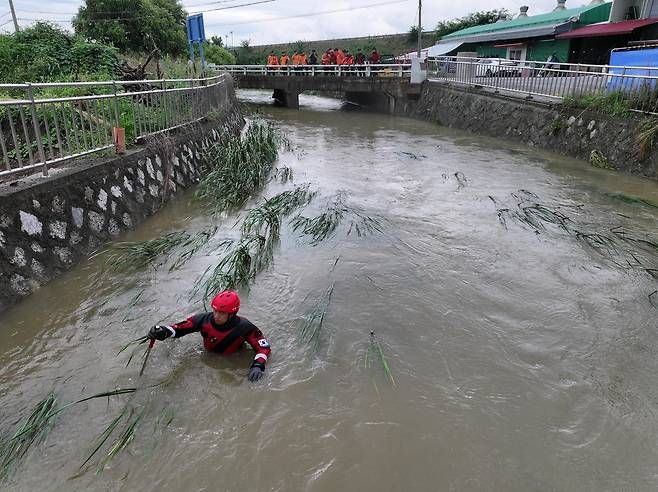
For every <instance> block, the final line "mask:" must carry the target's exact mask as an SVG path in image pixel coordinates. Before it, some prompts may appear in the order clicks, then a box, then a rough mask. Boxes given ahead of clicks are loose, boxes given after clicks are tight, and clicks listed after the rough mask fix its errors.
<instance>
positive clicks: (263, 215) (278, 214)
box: [242, 185, 315, 239]
mask: <svg viewBox="0 0 658 492" xmlns="http://www.w3.org/2000/svg"><path fill="white" fill-rule="evenodd" d="M314 196H315V192H311V191H309V189H308V185H303V186H298V187H296V188H295V189H294V190H290V191H284V192H282V193H279V194H278V195H276V196H274V197H272V198H270V199H267V200H265V202H264V203H263V204H262V205H260V206H259V207H257V208H254V209H251V210H249V211H248V212H247V215H246V217H245V219H244V221H243V222H242V234H243V235H245V236H248V235H251V234H261V235H264V236H272V237H274V236H276V238H277V239H278V237H279V233H280V229H281V219H282V218H283V217H284V216H286V215H289V214H291V213H292V212H293V211H294V210H295V209H297V208H299V207H303V206H305V205H307V204H308V203H309V202H310V201H311V200H312V199H313V197H314Z"/></svg>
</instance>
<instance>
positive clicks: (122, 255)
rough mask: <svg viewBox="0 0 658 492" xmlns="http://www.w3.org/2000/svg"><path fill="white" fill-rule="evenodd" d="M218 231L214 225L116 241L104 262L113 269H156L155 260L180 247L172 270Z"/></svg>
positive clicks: (161, 259)
mask: <svg viewBox="0 0 658 492" xmlns="http://www.w3.org/2000/svg"><path fill="white" fill-rule="evenodd" d="M216 232H217V227H211V228H209V229H204V230H202V231H200V232H197V233H194V234H189V233H187V232H184V231H176V232H170V233H168V234H164V235H162V236H160V237H156V238H154V239H148V240H146V241H134V242H120V243H116V244H115V245H114V247H113V248H112V250H111V252H110V253H109V254H107V257H106V259H105V265H106V267H107V268H109V269H110V270H112V271H119V270H139V269H141V268H144V267H147V266H152V267H154V268H155V267H157V265H156V262H158V261H160V262H161V263H164V262H165V261H166V260H167V258H168V257H169V256H170V255H171V253H172V251H173V250H174V249H175V248H180V249H182V252H181V253H180V255H179V256H178V257H177V258H176V260H175V261H174V263H173V264H172V265H171V267H170V268H169V271H173V270H175V269H177V268H180V267H181V266H182V265H183V264H185V263H186V262H187V261H188V260H189V259H190V258H192V256H194V254H195V253H197V252H198V251H199V250H200V249H201V248H202V247H203V246H205V245H206V244H207V243H208V241H209V240H210V239H211V238H212V237H213V236H214V235H215V233H216ZM99 254H101V253H99ZM95 256H97V255H93V256H92V258H94V257H95Z"/></svg>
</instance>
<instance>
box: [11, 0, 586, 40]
mask: <svg viewBox="0 0 658 492" xmlns="http://www.w3.org/2000/svg"><path fill="white" fill-rule="evenodd" d="M249 1H250V0H245V2H244V3H248V2H249ZM251 1H253V0H251ZM383 1H384V0H340V1H334V2H330V3H324V4H317V3H312V2H308V1H302V0H276V1H275V2H272V3H266V4H260V5H254V6H248V7H243V8H236V9H230V10H222V11H214V12H206V13H204V20H205V25H206V34H207V35H208V36H211V35H218V36H222V37H224V38H225V37H226V35H227V34H229V33H230V32H232V33H233V40H234V42H235V44H238V43H239V41H241V40H243V39H249V40H250V41H251V44H252V45H255V44H265V43H277V42H287V41H296V40H299V39H302V40H315V39H329V38H341V37H356V36H368V35H379V34H392V33H397V32H405V31H407V30H408V29H409V26H411V25H412V24H415V23H416V22H417V5H418V4H417V2H416V1H415V0H408V1H406V2H404V3H399V4H393V5H383V6H379V7H371V8H368V9H358V10H351V11H347V12H341V13H334V14H327V15H322V16H315V17H304V18H299V19H285V20H277V21H272V22H258V23H249V24H244V23H245V22H252V21H258V20H262V19H267V18H273V17H285V16H294V15H300V14H309V13H313V12H319V11H324V10H334V9H341V8H348V9H349V8H351V9H354V7H358V6H362V5H369V4H373V3H381V2H383ZM210 2H211V0H183V5H199V4H204V3H210ZM236 2H239V0H236ZM83 3H84V2H83V1H81V0H55V1H49V2H44V1H43V0H21V1H20V4H19V5H18V6H17V17H19V18H21V19H37V18H41V19H44V20H63V19H67V18H68V16H67V15H54V14H48V13H45V14H39V13H35V12H28V11H40V12H41V11H43V12H58V13H62V14H67V13H72V12H75V11H77V9H78V7H79V6H80V5H82V4H83ZM585 3H586V2H583V1H582V0H579V1H573V0H567V7H578V6H581V5H583V4H585ZM587 3H588V2H587ZM524 4H525V5H530V11H529V12H528V13H529V14H530V15H533V14H540V13H545V12H549V11H550V10H552V9H553V8H554V7H555V5H556V0H537V1H536V2H534V3H530V2H523V1H520V0H499V1H494V2H491V1H490V0H463V1H461V2H453V1H447V0H440V1H436V0H435V1H429V0H426V1H425V2H424V5H423V26H424V28H425V29H433V28H434V26H435V25H436V23H437V22H438V21H439V20H449V19H453V18H455V17H461V16H463V15H466V14H468V13H470V12H475V11H478V10H490V9H495V8H500V7H504V8H507V9H508V10H509V11H510V12H511V13H513V14H516V13H517V12H518V10H519V6H521V5H524ZM216 6H217V7H221V6H222V4H218V5H216ZM212 7H213V5H209V6H204V7H197V8H192V9H188V10H190V11H194V10H200V9H207V8H212ZM6 12H7V13H8V12H9V9H8V8H7V9H6ZM3 13H5V12H3V11H0V15H1V14H3ZM8 20H11V17H10V16H4V17H2V18H1V19H0V23H2V22H5V21H8ZM31 22H33V21H31V20H21V21H20V24H21V25H26V24H29V23H31ZM62 25H65V24H62ZM65 26H66V25H65ZM12 29H13V27H12V24H11V23H9V24H6V25H5V26H3V27H2V28H0V30H5V31H11V30H12ZM229 42H230V36H229Z"/></svg>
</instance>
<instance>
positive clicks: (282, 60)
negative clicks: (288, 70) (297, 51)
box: [279, 51, 290, 67]
mask: <svg viewBox="0 0 658 492" xmlns="http://www.w3.org/2000/svg"><path fill="white" fill-rule="evenodd" d="M279 65H281V66H282V67H285V66H287V65H290V57H289V56H288V53H286V52H285V51H282V52H281V58H279Z"/></svg>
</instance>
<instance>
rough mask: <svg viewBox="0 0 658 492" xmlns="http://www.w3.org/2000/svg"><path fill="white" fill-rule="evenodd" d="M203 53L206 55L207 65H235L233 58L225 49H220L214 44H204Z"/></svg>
mask: <svg viewBox="0 0 658 492" xmlns="http://www.w3.org/2000/svg"><path fill="white" fill-rule="evenodd" d="M203 51H204V53H205V55H206V61H207V62H209V63H214V64H215V65H235V56H233V54H232V53H231V52H230V51H229V50H227V49H226V48H222V47H221V46H217V45H216V44H209V43H206V44H205V45H204V47H203Z"/></svg>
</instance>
